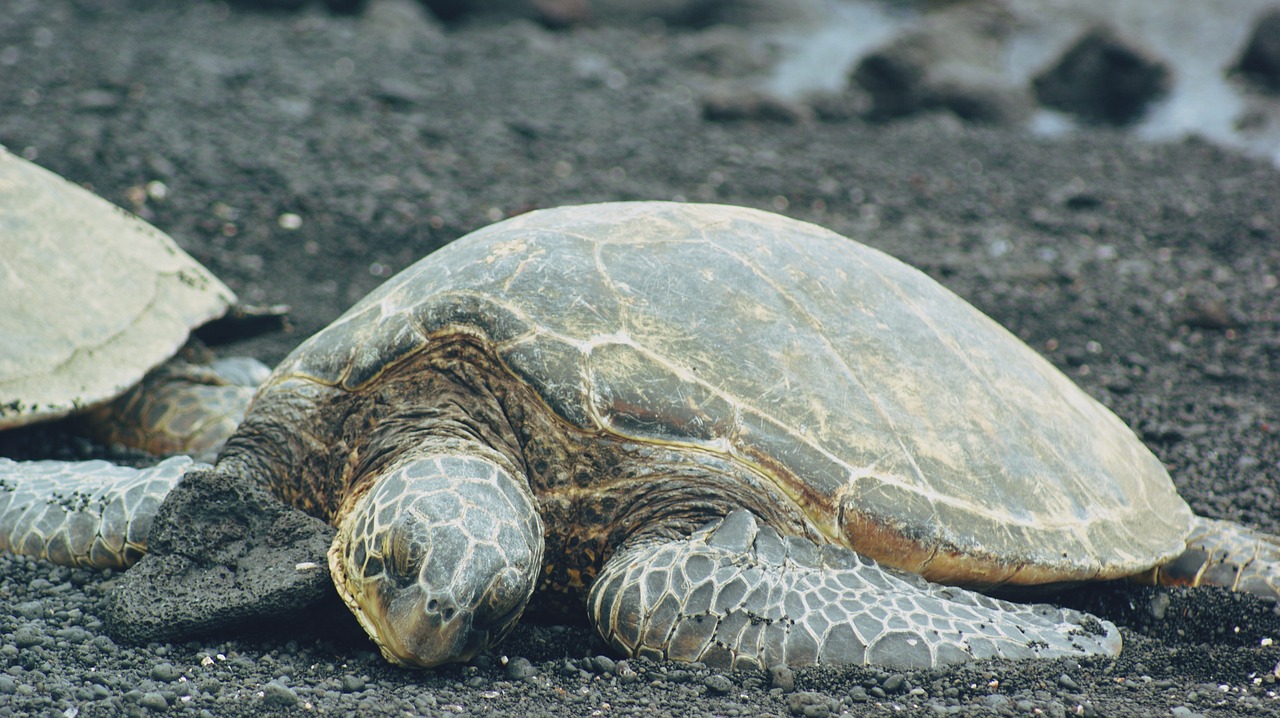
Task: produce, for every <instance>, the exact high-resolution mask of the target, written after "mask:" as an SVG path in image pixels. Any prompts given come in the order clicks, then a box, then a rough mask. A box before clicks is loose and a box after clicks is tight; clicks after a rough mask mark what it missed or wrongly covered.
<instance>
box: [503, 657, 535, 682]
mask: <svg viewBox="0 0 1280 718" xmlns="http://www.w3.org/2000/svg"><path fill="white" fill-rule="evenodd" d="M536 675H538V669H537V668H535V667H534V665H533V664H532V663H530V662H529V659H528V658H522V657H519V656H517V657H515V658H512V659H511V661H510V662H509V663H507V678H509V679H511V680H513V681H523V680H525V679H527V678H532V677H534V676H536Z"/></svg>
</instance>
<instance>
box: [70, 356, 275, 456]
mask: <svg viewBox="0 0 1280 718" xmlns="http://www.w3.org/2000/svg"><path fill="white" fill-rule="evenodd" d="M269 373H270V370H269V369H268V368H267V367H266V365H264V364H262V363H261V362H259V361H257V360H254V359H249V358H247V357H228V358H224V359H217V360H215V361H213V362H212V363H205V364H196V363H189V362H186V361H181V360H177V359H175V360H172V361H170V362H168V363H166V364H162V365H161V366H159V367H157V368H156V369H154V370H153V371H151V372H150V373H149V374H147V376H146V377H144V378H143V380H142V381H141V382H139V383H138V385H137V386H135V387H134V388H132V389H130V390H129V391H127V392H125V393H124V394H123V395H121V396H120V397H119V398H117V399H116V400H115V401H112V402H110V403H107V404H104V405H103V406H100V407H98V408H96V409H93V410H91V411H88V412H86V413H85V414H84V415H83V416H82V417H81V420H82V423H83V425H84V428H85V430H86V432H87V433H88V434H89V436H90V437H92V438H93V439H94V440H95V441H97V442H99V443H102V444H107V445H110V444H121V445H124V446H128V447H132V448H135V449H140V450H142V451H145V452H147V453H149V454H152V455H155V456H170V455H173V454H185V455H189V456H194V457H195V458H197V459H199V460H201V461H208V462H212V461H213V460H214V459H215V458H217V455H218V451H219V450H221V449H222V445H223V444H224V443H226V441H227V437H229V436H231V435H232V434H233V433H235V430H236V427H237V426H239V425H240V422H241V421H243V420H244V413H245V411H246V410H247V409H248V408H249V402H250V401H251V400H252V399H253V394H254V392H255V391H256V390H257V388H258V385H259V384H261V383H262V380H263V379H265V378H266V376H267V374H269Z"/></svg>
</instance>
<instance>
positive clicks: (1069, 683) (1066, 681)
mask: <svg viewBox="0 0 1280 718" xmlns="http://www.w3.org/2000/svg"><path fill="white" fill-rule="evenodd" d="M1058 685H1060V686H1062V687H1063V688H1066V689H1067V690H1069V691H1079V690H1080V684H1079V683H1076V680H1075V679H1074V678H1072V677H1071V676H1069V675H1067V674H1065V673H1063V674H1062V675H1060V676H1058Z"/></svg>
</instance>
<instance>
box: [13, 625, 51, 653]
mask: <svg viewBox="0 0 1280 718" xmlns="http://www.w3.org/2000/svg"><path fill="white" fill-rule="evenodd" d="M10 640H12V641H13V645H15V646H17V647H18V648H30V647H31V646H36V645H39V644H41V643H43V642H44V640H45V638H44V636H42V635H40V632H39V631H37V630H35V629H33V628H31V627H30V626H23V627H21V628H19V629H18V630H16V631H14V632H13V637H12V638H11V639H10Z"/></svg>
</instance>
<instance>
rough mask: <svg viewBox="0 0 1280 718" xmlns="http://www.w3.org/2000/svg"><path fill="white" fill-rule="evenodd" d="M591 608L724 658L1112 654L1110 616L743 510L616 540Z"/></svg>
mask: <svg viewBox="0 0 1280 718" xmlns="http://www.w3.org/2000/svg"><path fill="white" fill-rule="evenodd" d="M588 608H589V611H590V615H591V618H592V621H593V622H594V623H595V625H596V628H597V629H598V630H599V631H600V633H601V635H602V636H604V637H605V639H606V640H608V641H609V642H610V644H612V645H613V646H614V647H615V648H617V649H618V650H620V651H623V652H625V653H627V654H630V655H635V656H641V657H648V658H661V659H670V660H680V661H702V662H703V663H706V664H707V665H709V666H713V667H720V668H740V667H753V668H765V667H769V666H773V665H791V666H800V665H809V664H815V663H839V664H876V665H883V666H893V667H901V668H929V667H934V666H940V665H946V664H951V663H959V662H962V661H967V660H972V659H974V658H1031V657H1042V658H1052V657H1058V656H1080V655H1090V654H1104V655H1115V654H1117V653H1119V651H1120V634H1119V632H1118V630H1117V629H1116V627H1115V626H1114V625H1112V624H1110V623H1108V622H1105V621H1101V620H1099V619H1096V618H1094V617H1092V616H1089V615H1088V614H1084V613H1080V612H1077V611H1073V610H1069V609H1061V608H1056V607H1052V606H1044V605H1021V604H1014V603H1009V602H1006V601H998V600H995V599H992V598H988V597H986V596H982V595H981V594H977V593H973V592H971V591H966V590H964V589H959V588H952V587H944V586H939V585H935V584H930V583H928V582H926V581H924V580H923V579H921V578H919V577H917V576H914V575H908V574H904V573H900V572H896V571H890V570H886V569H884V568H882V567H881V566H879V565H878V564H876V563H875V562H874V561H872V560H870V559H867V558H864V557H861V556H859V555H858V554H856V553H855V552H853V551H850V550H849V549H846V548H843V547H838V546H822V547H819V546H816V545H814V544H813V543H812V542H810V541H807V540H805V539H801V538H794V537H788V538H782V537H781V536H780V535H779V534H778V533H777V532H776V531H774V530H773V529H772V528H769V527H767V526H763V525H761V524H759V523H758V522H757V521H756V518H755V516H753V515H752V514H750V513H748V512H746V511H737V512H734V513H732V514H730V515H729V516H728V517H726V518H725V519H723V520H720V521H715V522H712V523H711V524H708V525H707V526H705V527H704V528H702V529H701V530H699V531H697V532H695V533H694V534H693V535H692V536H690V537H689V538H687V539H680V540H675V541H667V542H661V543H642V544H639V545H637V546H634V547H631V548H626V549H623V550H622V551H621V552H620V553H619V554H617V555H615V556H614V557H613V558H612V559H610V561H609V562H608V563H607V564H606V565H605V567H604V570H603V571H602V572H601V574H600V576H599V578H598V579H597V581H596V583H595V584H594V585H593V586H592V588H591V593H590V596H589V598H588Z"/></svg>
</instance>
